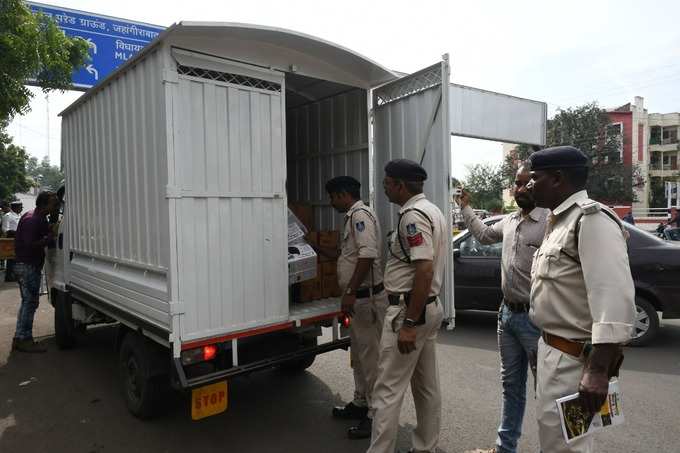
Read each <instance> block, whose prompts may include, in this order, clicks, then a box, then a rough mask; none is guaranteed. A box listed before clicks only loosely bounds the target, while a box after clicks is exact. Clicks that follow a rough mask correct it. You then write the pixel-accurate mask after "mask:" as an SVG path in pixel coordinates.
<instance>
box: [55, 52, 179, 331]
mask: <svg viewBox="0 0 680 453" xmlns="http://www.w3.org/2000/svg"><path fill="white" fill-rule="evenodd" d="M161 74H162V64H161V57H160V54H159V52H154V53H151V54H149V55H148V56H147V57H146V58H145V59H143V60H141V61H140V62H139V63H138V64H137V65H135V66H133V67H131V68H129V70H128V71H127V72H125V73H124V74H123V75H122V76H121V77H120V78H118V79H116V80H114V81H112V82H110V83H109V84H108V85H107V86H106V87H104V88H102V89H100V90H98V91H97V93H96V94H94V95H92V96H90V97H89V98H88V99H87V100H86V101H85V102H83V103H81V104H79V105H78V107H77V108H74V109H72V110H70V111H69V112H68V113H67V114H65V115H64V116H63V130H64V135H63V137H64V139H63V140H62V155H63V162H64V172H65V176H66V199H67V209H66V213H67V225H68V235H69V246H70V249H71V251H72V252H73V253H74V257H75V258H76V259H77V261H78V262H79V263H80V264H79V266H78V268H77V270H76V266H75V265H74V266H72V268H73V269H72V270H73V271H74V272H73V278H74V280H73V281H72V283H74V284H77V285H78V284H79V285H83V286H84V288H83V289H86V290H87V291H88V292H90V293H92V294H94V295H96V296H99V297H101V298H102V299H104V300H106V301H109V302H110V303H112V304H114V305H117V306H119V307H121V308H124V309H127V310H128V311H131V312H134V313H138V314H140V316H142V317H143V318H145V319H147V320H150V321H151V322H154V323H156V324H160V325H164V326H167V323H168V318H167V288H164V289H163V290H162V291H161V290H159V288H158V282H159V278H161V279H163V280H164V279H165V274H166V271H167V266H168V252H167V249H168V245H169V235H168V226H167V222H168V210H167V202H166V200H165V185H166V181H167V171H166V169H167V163H166V155H165V154H166V153H165V111H164V98H163V87H162V84H161V83H160V81H161ZM74 261H76V260H74ZM88 263H90V264H89V265H88ZM98 266H99V267H98ZM102 269H106V272H102ZM126 272H132V273H135V272H136V273H138V274H139V276H138V280H139V284H140V285H141V287H144V286H145V285H146V287H147V289H148V290H149V299H147V300H153V303H151V305H150V307H151V306H152V307H151V308H152V309H151V312H147V310H146V309H143V310H140V309H139V307H135V304H132V303H129V302H126V301H125V300H124V299H121V298H120V297H117V296H116V297H112V295H113V294H123V293H124V292H125V291H126V289H125V288H124V287H123V286H124V284H125V279H124V278H122V277H121V276H122V275H124V274H125V273H126ZM149 272H152V274H149ZM126 275H127V274H126ZM126 278H127V277H126ZM76 280H77V281H76ZM144 282H146V283H144ZM121 285H123V286H121ZM142 292H143V291H142ZM141 304H142V305H144V302H142V303H141ZM142 312H144V313H142Z"/></svg>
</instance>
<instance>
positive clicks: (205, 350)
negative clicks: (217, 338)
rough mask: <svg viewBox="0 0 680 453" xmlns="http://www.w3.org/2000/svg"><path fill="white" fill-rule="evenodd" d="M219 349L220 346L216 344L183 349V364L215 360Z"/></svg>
mask: <svg viewBox="0 0 680 453" xmlns="http://www.w3.org/2000/svg"><path fill="white" fill-rule="evenodd" d="M217 351H218V348H217V345H215V344H209V345H206V346H202V347H200V348H196V349H189V350H187V351H182V355H181V358H182V365H193V364H195V363H199V362H207V361H209V360H213V359H214V358H215V357H216V356H217Z"/></svg>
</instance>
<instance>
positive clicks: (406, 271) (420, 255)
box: [385, 194, 451, 296]
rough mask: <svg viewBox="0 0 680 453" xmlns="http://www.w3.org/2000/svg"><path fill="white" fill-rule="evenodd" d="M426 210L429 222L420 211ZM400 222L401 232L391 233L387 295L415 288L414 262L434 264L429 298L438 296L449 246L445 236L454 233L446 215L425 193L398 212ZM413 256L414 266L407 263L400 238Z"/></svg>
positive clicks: (408, 253) (386, 274) (415, 197)
mask: <svg viewBox="0 0 680 453" xmlns="http://www.w3.org/2000/svg"><path fill="white" fill-rule="evenodd" d="M412 208H416V209H419V210H420V211H423V212H424V213H425V214H427V216H428V217H429V220H428V219H427V218H425V217H424V216H423V214H421V213H420V212H418V211H414V210H409V209H412ZM399 215H400V218H401V221H400V222H399V231H394V232H392V234H390V238H389V245H388V246H389V247H390V249H389V250H388V252H389V253H388V255H387V266H386V268H385V289H386V290H387V292H388V294H395V295H396V294H402V293H407V292H410V291H411V290H412V289H413V279H414V278H415V275H416V267H415V264H413V261H416V260H428V261H432V262H433V263H432V264H433V268H434V276H433V277H432V285H431V286H430V293H429V295H430V296H438V295H439V292H440V290H441V287H442V282H443V280H444V266H445V264H446V253H447V243H446V236H445V234H451V232H450V231H448V228H447V226H446V220H445V219H444V215H443V214H442V212H441V211H440V210H439V208H438V207H437V206H435V205H434V204H432V203H431V202H430V201H428V200H427V199H426V198H425V195H424V194H419V195H415V196H414V197H412V198H411V199H410V200H408V201H407V202H406V203H405V204H404V206H402V207H401V209H400V210H399ZM397 235H399V236H400V237H401V243H402V244H403V246H404V249H405V250H406V253H407V255H408V256H410V257H411V263H408V262H406V261H407V259H406V256H407V255H405V254H404V252H403V251H402V249H401V246H400V245H399V239H398V237H397Z"/></svg>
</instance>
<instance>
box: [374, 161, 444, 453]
mask: <svg viewBox="0 0 680 453" xmlns="http://www.w3.org/2000/svg"><path fill="white" fill-rule="evenodd" d="M426 179H427V173H426V172H425V169H423V167H421V166H420V165H418V164H417V163H416V162H413V161H410V160H406V159H397V160H393V161H390V162H389V163H388V164H387V165H386V166H385V178H384V180H383V188H384V189H385V194H386V195H387V198H388V199H389V200H390V202H392V203H395V204H397V205H399V206H401V209H400V210H399V219H398V221H397V230H396V231H394V232H393V233H391V234H390V237H389V240H388V247H389V250H388V255H387V267H386V268H385V289H386V290H387V293H388V295H389V296H388V298H389V303H390V306H389V307H388V309H387V314H386V315H385V323H384V326H383V332H382V338H381V341H380V359H379V362H378V379H377V380H376V383H375V387H374V389H373V399H372V402H373V405H374V407H375V410H376V413H375V417H374V420H373V432H372V435H371V445H370V447H369V449H368V451H369V452H370V453H394V448H395V444H396V442H397V431H398V428H399V414H400V412H401V404H402V401H403V399H404V394H405V393H406V389H407V387H408V385H409V383H410V384H411V391H412V393H413V399H414V402H415V406H416V414H417V418H418V426H417V427H416V429H415V430H414V431H413V448H414V450H413V451H417V452H434V451H435V448H436V446H437V442H438V440H439V428H440V424H441V393H440V389H439V370H438V367H437V356H436V349H435V348H436V340H437V334H438V332H439V328H440V326H441V323H442V318H443V309H442V304H441V302H440V301H439V298H438V296H439V291H440V289H441V287H442V282H443V278H444V266H445V261H446V255H445V254H446V253H447V241H446V234H451V233H450V231H448V228H447V227H446V220H445V218H444V215H443V214H442V212H441V211H440V210H439V208H437V206H435V205H434V204H432V203H431V202H429V201H428V200H427V199H426V198H425V195H424V194H423V182H424V181H425V180H426Z"/></svg>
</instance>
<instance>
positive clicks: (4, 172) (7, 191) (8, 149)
mask: <svg viewBox="0 0 680 453" xmlns="http://www.w3.org/2000/svg"><path fill="white" fill-rule="evenodd" d="M4 126H5V124H4V123H3V122H1V121H0V200H1V201H6V200H13V199H14V194H15V193H17V192H26V191H27V190H28V189H29V188H30V187H31V180H30V178H29V177H28V174H27V172H26V163H27V161H28V155H27V154H26V151H25V150H24V148H22V147H20V146H16V145H13V144H12V139H11V137H10V136H9V135H7V134H6V133H5V132H4V129H5V128H4Z"/></svg>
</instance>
